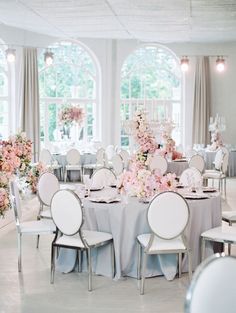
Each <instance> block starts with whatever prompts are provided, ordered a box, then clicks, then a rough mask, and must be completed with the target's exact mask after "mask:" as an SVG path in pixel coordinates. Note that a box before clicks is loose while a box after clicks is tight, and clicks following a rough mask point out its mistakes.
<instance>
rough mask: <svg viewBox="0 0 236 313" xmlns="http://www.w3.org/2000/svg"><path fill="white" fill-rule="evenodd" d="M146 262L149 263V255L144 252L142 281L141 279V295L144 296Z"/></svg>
mask: <svg viewBox="0 0 236 313" xmlns="http://www.w3.org/2000/svg"><path fill="white" fill-rule="evenodd" d="M146 261H147V254H146V253H145V252H144V253H143V262H142V263H143V264H142V279H141V288H140V295H143V294H144V285H145V269H146Z"/></svg>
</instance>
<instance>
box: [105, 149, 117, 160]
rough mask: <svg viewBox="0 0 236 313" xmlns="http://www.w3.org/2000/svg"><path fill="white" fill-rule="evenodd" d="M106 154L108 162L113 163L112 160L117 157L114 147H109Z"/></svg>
mask: <svg viewBox="0 0 236 313" xmlns="http://www.w3.org/2000/svg"><path fill="white" fill-rule="evenodd" d="M105 154H106V156H107V159H108V161H111V159H112V158H113V156H114V155H115V147H114V146H113V145H109V146H107V147H106V150H105Z"/></svg>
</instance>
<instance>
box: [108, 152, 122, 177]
mask: <svg viewBox="0 0 236 313" xmlns="http://www.w3.org/2000/svg"><path fill="white" fill-rule="evenodd" d="M111 163H112V168H113V171H114V173H115V174H116V176H119V175H121V174H122V173H123V170H124V162H123V160H122V157H121V156H120V155H119V154H115V155H114V156H113V158H112V159H111Z"/></svg>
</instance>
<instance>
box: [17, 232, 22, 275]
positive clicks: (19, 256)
mask: <svg viewBox="0 0 236 313" xmlns="http://www.w3.org/2000/svg"><path fill="white" fill-rule="evenodd" d="M17 241H18V272H21V266H22V264H21V263H22V262H21V252H22V251H21V250H22V244H21V234H19V233H18V235H17Z"/></svg>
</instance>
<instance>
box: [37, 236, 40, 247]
mask: <svg viewBox="0 0 236 313" xmlns="http://www.w3.org/2000/svg"><path fill="white" fill-rule="evenodd" d="M39 239H40V235H37V243H36V248H37V249H38V248H39Z"/></svg>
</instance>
